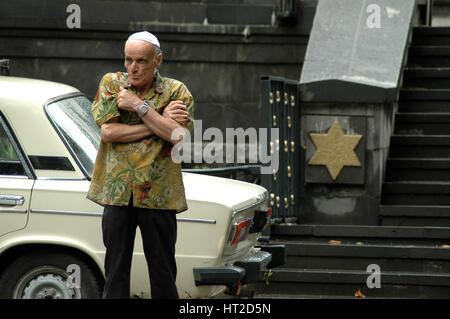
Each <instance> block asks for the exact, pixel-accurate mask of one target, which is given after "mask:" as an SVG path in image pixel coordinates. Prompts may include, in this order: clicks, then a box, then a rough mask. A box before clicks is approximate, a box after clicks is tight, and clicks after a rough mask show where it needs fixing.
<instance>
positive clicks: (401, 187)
mask: <svg viewBox="0 0 450 319" xmlns="http://www.w3.org/2000/svg"><path fill="white" fill-rule="evenodd" d="M449 191H450V182H449V181H431V182H430V181H397V182H385V183H383V194H382V204H384V205H434V206H450V193H449Z"/></svg>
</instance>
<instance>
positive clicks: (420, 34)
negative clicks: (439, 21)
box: [412, 27, 450, 45]
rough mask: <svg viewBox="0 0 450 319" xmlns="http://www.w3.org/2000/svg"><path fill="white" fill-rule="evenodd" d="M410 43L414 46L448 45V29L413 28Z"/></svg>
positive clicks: (449, 42) (449, 35)
mask: <svg viewBox="0 0 450 319" xmlns="http://www.w3.org/2000/svg"><path fill="white" fill-rule="evenodd" d="M412 43H414V44H416V45H450V28H448V27H414V29H413V32H412Z"/></svg>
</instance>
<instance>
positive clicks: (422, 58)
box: [408, 45, 450, 68]
mask: <svg viewBox="0 0 450 319" xmlns="http://www.w3.org/2000/svg"><path fill="white" fill-rule="evenodd" d="M408 67H441V68H442V67H450V45H411V46H410V47H409V55H408Z"/></svg>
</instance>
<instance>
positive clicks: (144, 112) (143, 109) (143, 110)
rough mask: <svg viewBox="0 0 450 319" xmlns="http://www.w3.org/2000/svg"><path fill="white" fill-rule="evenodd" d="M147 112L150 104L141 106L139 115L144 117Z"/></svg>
mask: <svg viewBox="0 0 450 319" xmlns="http://www.w3.org/2000/svg"><path fill="white" fill-rule="evenodd" d="M147 112H148V103H147V102H145V103H144V104H142V105H141V106H139V108H138V111H137V113H138V115H139V116H140V117H143V116H144V115H145V114H147Z"/></svg>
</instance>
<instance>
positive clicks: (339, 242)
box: [328, 240, 342, 245]
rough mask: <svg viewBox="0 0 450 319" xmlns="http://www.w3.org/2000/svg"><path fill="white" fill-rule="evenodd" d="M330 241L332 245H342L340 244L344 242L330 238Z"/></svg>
mask: <svg viewBox="0 0 450 319" xmlns="http://www.w3.org/2000/svg"><path fill="white" fill-rule="evenodd" d="M328 243H329V244H332V245H340V244H342V242H341V241H340V240H329V241H328Z"/></svg>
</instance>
